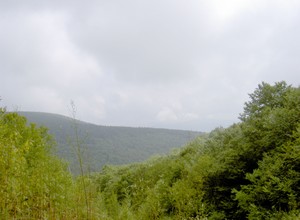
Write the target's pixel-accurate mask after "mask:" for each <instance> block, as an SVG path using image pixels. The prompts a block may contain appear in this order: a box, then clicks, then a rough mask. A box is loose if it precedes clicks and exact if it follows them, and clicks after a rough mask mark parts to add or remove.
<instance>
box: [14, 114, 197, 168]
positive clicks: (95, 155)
mask: <svg viewBox="0 0 300 220" xmlns="http://www.w3.org/2000/svg"><path fill="white" fill-rule="evenodd" d="M18 114H20V115H23V116H25V117H26V118H27V120H28V122H29V123H35V124H37V125H39V126H44V127H47V128H48V129H49V133H50V134H51V135H52V136H53V137H54V139H55V141H56V143H57V153H58V155H59V156H60V157H62V158H64V159H66V160H67V161H69V162H70V164H71V170H72V171H73V172H74V173H78V169H79V168H78V166H77V165H76V164H77V162H76V156H75V152H74V149H73V147H72V145H74V142H73V141H74V140H75V139H76V137H75V129H77V131H78V135H79V139H80V141H81V145H82V146H81V147H82V150H83V151H84V152H83V155H82V156H83V157H84V160H85V161H86V162H85V163H88V164H86V165H88V166H89V168H90V169H91V171H100V169H101V168H102V167H103V165H105V164H128V163H133V162H140V161H143V160H146V159H148V158H149V157H151V156H154V155H164V154H168V153H170V151H171V150H172V149H174V148H179V147H181V146H184V145H186V144H187V143H188V142H190V141H192V140H193V139H195V138H196V137H197V136H199V135H201V134H203V133H201V132H196V131H183V130H170V129H159V128H133V127H117V126H101V125H95V124H91V123H86V122H83V121H79V120H75V119H73V118H70V117H66V116H62V115H57V114H51V113H42V112H18ZM75 127H76V128H75Z"/></svg>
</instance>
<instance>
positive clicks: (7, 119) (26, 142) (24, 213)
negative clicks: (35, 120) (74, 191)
mask: <svg viewBox="0 0 300 220" xmlns="http://www.w3.org/2000/svg"><path fill="white" fill-rule="evenodd" d="M50 150H51V142H50V138H49V136H48V135H47V133H46V129H44V128H36V127H35V125H34V124H31V125H30V126H26V119H25V118H23V117H20V116H18V115H17V114H14V113H9V114H8V113H5V112H4V111H1V113H0V182H1V185H0V214H1V216H5V218H7V219H9V218H39V219H43V218H48V217H50V218H57V217H59V216H60V217H63V213H64V212H66V213H67V212H68V210H67V208H66V207H65V203H66V202H69V201H70V194H69V193H70V190H69V189H71V187H72V179H71V176H70V174H69V173H68V172H66V171H65V165H64V164H62V163H61V162H60V161H59V160H58V159H56V158H55V157H53V156H51V154H50ZM58 213H60V214H58Z"/></svg>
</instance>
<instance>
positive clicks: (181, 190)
mask: <svg viewBox="0 0 300 220" xmlns="http://www.w3.org/2000/svg"><path fill="white" fill-rule="evenodd" d="M241 120H242V122H241V123H239V124H234V125H232V126H231V127H229V128H226V129H224V128H217V129H215V130H214V131H212V132H211V133H210V134H209V135H205V136H202V137H201V138H197V139H196V140H195V141H194V142H192V143H190V144H189V145H188V146H186V147H185V148H183V149H181V150H180V151H177V152H174V153H173V154H171V155H169V156H167V157H161V158H157V159H156V160H149V161H146V162H144V163H142V164H135V165H131V166H127V167H113V168H109V169H105V170H104V171H103V172H102V173H101V174H100V175H98V176H97V178H96V179H97V183H98V184H99V186H100V188H101V190H100V193H101V195H102V197H104V198H106V197H107V198H109V196H110V195H112V194H113V193H114V194H115V195H116V199H117V201H118V204H119V205H120V206H122V204H123V203H124V201H126V204H127V208H128V209H129V210H130V211H131V213H132V214H133V216H138V217H139V218H140V219H165V218H171V219H247V218H249V219H281V218H282V219H297V218H298V217H299V209H300V207H299V204H300V201H299V199H298V198H300V195H299V193H300V188H299V186H300V182H299V178H300V177H299V175H300V167H299V158H300V155H299V130H300V129H299V123H300V89H299V88H294V87H291V86H287V85H286V83H285V82H280V83H276V84H275V85H274V86H272V85H269V84H267V83H262V84H261V85H259V86H258V89H256V90H255V92H254V93H253V94H251V95H250V101H249V102H247V103H246V104H245V108H244V113H242V114H241ZM128 204H129V206H128Z"/></svg>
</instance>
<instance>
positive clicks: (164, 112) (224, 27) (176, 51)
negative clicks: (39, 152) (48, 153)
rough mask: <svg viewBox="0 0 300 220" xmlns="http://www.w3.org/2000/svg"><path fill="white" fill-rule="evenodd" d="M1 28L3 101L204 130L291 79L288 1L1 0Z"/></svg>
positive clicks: (296, 54) (295, 50) (295, 41)
mask: <svg viewBox="0 0 300 220" xmlns="http://www.w3.org/2000/svg"><path fill="white" fill-rule="evenodd" d="M0 30H1V32H0V97H1V99H2V101H1V102H0V106H6V107H7V109H8V110H19V111H41V112H51V113H59V114H63V115H67V116H70V101H71V100H73V101H74V103H75V105H76V108H77V113H76V114H77V118H78V119H80V120H84V121H88V122H92V123H96V124H101V125H120V126H135V127H163V128H173V129H187V130H198V131H210V130H212V129H214V128H215V127H217V126H223V127H226V126H228V125H230V124H232V123H234V122H238V116H239V113H241V112H242V111H243V105H244V102H246V101H247V100H248V94H249V93H252V92H253V91H254V89H255V88H256V87H257V85H258V84H259V83H261V82H262V81H265V82H268V83H271V84H273V83H274V82H277V81H281V80H285V81H286V82H287V83H288V84H292V85H294V86H298V85H299V82H300V71H299V70H300V40H299V39H300V1H298V0H226V1H224V0H151V1H150V0H119V1H118V0H89V1H79V0H72V1H71V0H66V1H62V0H42V1H40V0H31V1H30V0H27V1H24V0H19V1H17V0H16V1H15V0H10V1H7V0H0Z"/></svg>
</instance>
